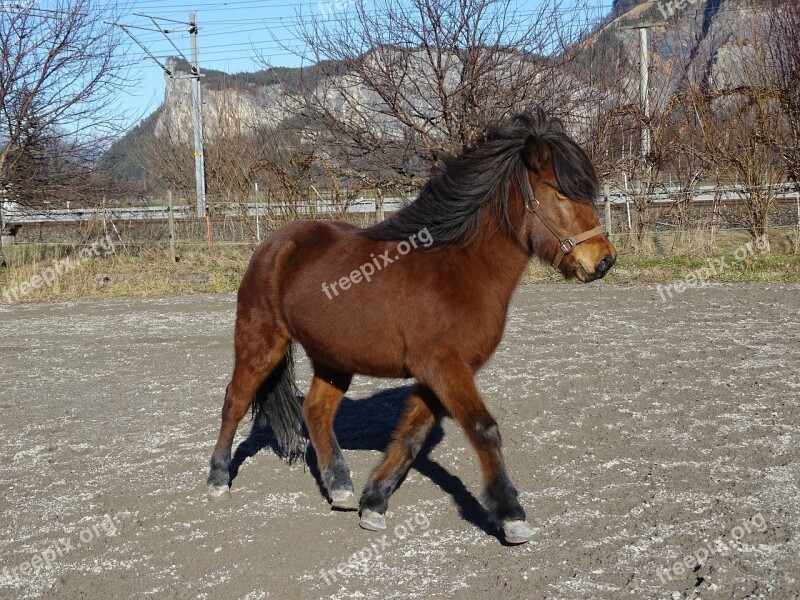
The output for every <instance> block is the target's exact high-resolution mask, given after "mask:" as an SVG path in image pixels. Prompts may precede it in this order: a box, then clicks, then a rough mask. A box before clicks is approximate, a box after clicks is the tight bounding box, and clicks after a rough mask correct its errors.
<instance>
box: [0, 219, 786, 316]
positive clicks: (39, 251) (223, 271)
mask: <svg viewBox="0 0 800 600" xmlns="http://www.w3.org/2000/svg"><path fill="white" fill-rule="evenodd" d="M794 235H795V234H794V232H792V231H785V230H782V231H777V232H772V233H770V244H771V252H770V253H769V254H763V255H762V254H760V253H758V252H756V253H755V255H753V256H751V257H749V258H748V259H747V260H744V261H734V260H731V259H732V257H733V254H734V252H735V251H736V249H738V248H740V247H742V246H743V245H744V244H746V243H747V242H748V240H749V237H748V236H747V234H745V233H744V232H724V233H721V234H718V235H717V238H716V240H715V245H716V247H717V248H718V251H717V252H715V253H714V256H726V257H728V259H729V260H728V268H727V269H726V270H725V272H724V273H722V274H721V275H719V276H715V277H714V278H713V281H717V282H738V281H793V282H800V254H798V253H797V252H796V239H795V237H794ZM708 238H709V236H708V234H707V233H706V232H692V233H685V234H684V235H683V236H682V237H681V239H679V240H675V239H671V238H670V237H668V236H666V235H664V234H654V235H652V236H650V237H649V238H648V239H647V240H645V244H643V246H644V247H643V248H642V249H640V250H638V251H634V250H633V249H632V248H631V245H630V244H629V243H628V241H627V240H626V239H624V238H615V239H614V242H615V244H616V245H617V247H618V249H619V259H618V262H617V265H616V266H615V267H614V269H612V271H611V273H610V274H609V275H608V277H607V278H606V279H607V281H609V282H612V283H613V282H616V283H630V282H649V283H667V282H677V281H680V280H682V279H684V278H685V277H686V276H687V275H689V274H690V273H692V272H693V271H695V270H697V269H699V268H701V267H703V266H705V265H706V264H707V262H708V260H709V257H710V256H711V254H709V253H708V252H707V249H708V245H709V239H708ZM77 250H78V249H77V248H72V247H67V246H56V245H24V246H23V245H20V246H13V247H11V248H6V249H5V255H6V258H7V260H8V262H9V264H10V265H11V266H10V267H6V268H0V304H4V303H11V302H13V303H16V302H42V301H58V300H72V299H79V298H108V297H116V296H170V295H178V294H195V293H230V292H234V291H235V290H236V288H237V287H238V285H239V281H240V279H241V277H242V274H243V273H244V269H245V268H246V266H247V262H248V260H249V257H250V253H251V251H252V247H251V246H249V245H215V246H212V247H211V248H207V247H204V246H184V247H180V246H179V247H178V255H179V262H177V263H173V262H171V261H170V258H169V253H168V251H166V250H164V249H160V248H153V247H142V248H131V247H130V246H129V247H128V250H129V251H130V254H127V253H125V252H124V251H123V249H122V248H120V247H119V246H117V249H116V253H114V254H111V255H109V256H108V257H96V258H91V259H89V260H86V261H83V262H81V263H80V265H79V266H78V267H77V268H75V269H74V270H71V271H69V272H64V273H62V274H61V275H60V276H58V277H56V278H54V281H53V282H52V285H49V286H45V285H41V286H40V287H34V285H32V284H35V283H36V282H37V276H39V277H41V275H42V273H43V272H45V270H46V269H47V268H48V267H52V266H53V263H54V261H58V260H62V259H64V258H66V257H70V256H71V257H75V255H76V252H77ZM523 281H524V282H525V283H542V282H549V283H557V282H562V281H563V277H562V276H561V274H560V273H558V272H556V271H555V270H554V269H552V268H550V267H549V266H546V265H543V264H542V263H540V262H538V261H532V262H531V265H530V267H529V269H528V272H527V273H526V275H525V277H524V279H523ZM25 286H27V288H26V287H25ZM28 288H30V289H28ZM23 291H27V292H28V293H23Z"/></svg>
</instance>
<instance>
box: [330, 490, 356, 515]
mask: <svg viewBox="0 0 800 600" xmlns="http://www.w3.org/2000/svg"><path fill="white" fill-rule="evenodd" d="M330 495H331V508H336V509H339V510H358V500H357V499H356V495H355V494H354V493H353V492H351V491H350V490H333V491H332V492H331V493H330Z"/></svg>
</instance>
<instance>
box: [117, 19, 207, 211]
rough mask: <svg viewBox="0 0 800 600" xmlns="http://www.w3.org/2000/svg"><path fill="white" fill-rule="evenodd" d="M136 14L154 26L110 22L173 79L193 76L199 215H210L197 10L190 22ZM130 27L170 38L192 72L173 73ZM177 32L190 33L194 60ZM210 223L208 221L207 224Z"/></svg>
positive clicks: (193, 114) (193, 116)
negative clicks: (182, 47) (177, 40)
mask: <svg viewBox="0 0 800 600" xmlns="http://www.w3.org/2000/svg"><path fill="white" fill-rule="evenodd" d="M133 14H134V15H136V16H137V17H145V18H147V19H150V20H151V21H152V22H153V26H154V27H142V26H140V25H126V24H124V23H110V24H111V25H116V26H117V27H119V28H120V29H122V31H124V32H125V33H126V34H127V35H128V36H129V37H130V38H131V39H132V40H133V41H134V42H136V45H138V46H139V47H140V48H141V49H142V50H143V51H144V53H145V54H147V56H149V57H150V58H151V59H152V60H153V61H154V62H155V63H156V64H157V65H158V66H159V67H161V70H163V71H164V73H165V74H166V75H167V77H169V78H171V79H187V78H188V79H191V80H192V83H191V86H192V124H193V126H194V166H195V169H194V176H195V185H196V188H197V216H198V217H201V218H202V217H207V216H208V215H207V214H206V176H205V165H204V162H203V116H202V103H201V98H200V77H202V75H200V58H199V52H198V48H197V34H198V32H199V31H200V27H199V26H198V25H197V13H194V12H190V13H189V22H188V23H186V22H185V21H177V20H175V19H167V18H165V17H153V16H151V15H145V14H142V13H133ZM159 21H166V22H169V23H178V24H180V25H183V26H185V27H186V29H183V28H178V29H176V28H174V27H173V28H170V29H165V28H163V27H162V26H161V25H159V23H158V22H159ZM131 29H141V30H143V31H155V32H158V33H161V34H163V35H164V37H165V38H166V39H167V41H168V42H169V43H170V44H171V45H172V47H173V48H174V49H175V52H177V53H178V56H180V57H181V58H182V59H183V60H185V61H186V62H187V63H189V64H190V65H191V73H190V74H189V75H188V76H187V75H180V74H178V75H176V74H174V73H173V72H172V71H171V70H170V69H169V67H168V66H167V65H165V64H164V63H163V62H161V61H160V60H159V59H158V58H157V57H156V56H155V55H154V54H153V53H152V52H151V51H150V50H149V49H148V48H147V46H146V45H145V44H143V43H142V42H141V40H139V39H138V38H137V37H136V36H135V35H133V33H132V32H131ZM176 32H188V33H189V39H190V42H191V47H192V60H191V61H189V59H187V58H186V57H185V56H184V55H183V52H181V50H180V48H178V46H176V45H175V42H173V41H172V39H170V37H169V34H170V33H176ZM207 225H208V224H207Z"/></svg>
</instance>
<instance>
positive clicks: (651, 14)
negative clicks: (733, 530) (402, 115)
mask: <svg viewBox="0 0 800 600" xmlns="http://www.w3.org/2000/svg"><path fill="white" fill-rule="evenodd" d="M664 15H666V16H667V17H668V18H667V19H665V18H664ZM757 15H758V9H757V5H752V4H751V3H749V2H747V1H746V0H659V1H658V2H655V1H653V0H638V1H637V0H616V1H615V2H614V4H613V8H612V11H611V14H610V15H609V17H608V18H607V19H605V20H604V21H603V22H602V23H601V24H599V25H598V26H597V27H596V29H595V30H594V31H593V32H592V34H591V35H590V36H588V37H587V38H585V39H584V40H583V41H582V42H581V45H582V47H581V52H580V53H579V56H578V62H579V69H578V70H577V72H576V71H573V72H572V73H570V74H567V73H563V74H562V75H559V77H560V78H562V79H564V80H567V79H569V81H568V82H567V83H568V84H567V85H563V86H560V87H563V88H564V89H568V90H569V92H568V93H569V94H570V95H571V97H570V98H565V99H564V101H569V102H571V103H574V105H575V107H576V111H577V112H576V114H577V118H576V119H574V120H575V121H576V122H580V121H581V120H583V119H582V116H583V117H586V116H587V115H588V114H589V113H591V111H595V110H597V100H596V98H597V97H605V98H608V95H607V94H606V96H603V94H602V93H595V92H597V90H598V89H599V88H602V87H603V86H604V85H606V86H610V85H613V86H614V87H615V91H614V94H618V95H621V96H623V97H625V98H627V100H628V101H629V102H631V103H635V102H638V94H639V72H638V61H639V32H638V31H637V30H636V26H637V25H647V26H648V27H649V32H650V51H651V62H652V70H651V75H650V89H651V102H652V104H653V109H654V110H657V109H658V108H659V107H661V106H663V105H664V104H665V103H666V102H667V101H668V100H669V97H670V95H671V94H672V92H673V91H674V90H675V89H676V88H677V87H678V86H679V85H681V82H682V81H683V80H684V79H685V78H686V77H687V76H688V75H689V74H690V73H691V75H692V77H693V78H694V79H695V80H696V79H698V78H699V79H700V80H702V81H704V82H705V83H706V84H707V85H717V86H720V85H735V84H736V83H737V82H739V81H741V80H742V78H743V77H744V75H743V74H742V70H741V68H740V67H739V66H738V64H739V62H740V61H741V58H742V56H743V52H747V51H748V50H747V48H748V43H749V38H750V29H749V26H748V22H751V21H754V20H757V19H756V17H757ZM412 54H413V52H412ZM598 57H599V58H598ZM412 58H413V57H412ZM513 60H518V61H524V60H528V57H523V56H518V57H517V58H515V59H513ZM542 60H544V59H542ZM608 62H613V63H614V64H615V65H616V67H617V69H618V70H619V71H620V72H622V73H625V75H624V76H623V77H622V81H614V82H604V80H603V78H604V76H607V73H608V72H609V71H612V70H613V69H608V68H607V66H608ZM410 64H412V68H415V67H413V64H414V63H413V60H412V62H411V63H410ZM168 66H169V68H170V70H172V71H173V72H174V73H175V74H176V75H177V76H176V77H167V78H166V91H165V97H164V102H163V103H162V105H161V106H160V107H159V108H158V109H157V111H156V112H155V113H153V114H152V115H150V117H148V118H147V119H145V121H143V122H142V123H141V124H140V125H139V126H137V127H136V128H134V129H133V130H132V131H131V132H129V134H128V135H126V136H125V137H124V138H122V139H121V140H119V141H118V142H116V143H115V144H114V145H113V146H112V147H111V149H110V150H109V152H108V153H107V155H106V156H105V157H104V164H106V165H109V166H110V168H112V170H114V171H115V176H116V178H117V180H118V181H119V182H120V183H121V182H123V181H124V180H125V178H126V177H127V178H129V179H131V180H135V181H139V182H141V180H142V178H143V177H145V178H146V173H143V172H142V170H141V167H137V164H141V160H137V158H136V156H137V154H138V155H139V156H141V154H142V153H143V152H147V151H148V150H147V148H148V144H150V145H151V146H152V144H153V140H156V139H157V140H161V141H165V140H166V141H171V142H172V143H173V144H176V145H189V146H190V145H191V140H192V131H193V129H192V118H191V91H190V80H189V79H188V78H186V77H185V75H186V74H188V72H189V65H188V64H186V63H185V62H183V61H179V60H175V59H170V61H169V65H168ZM326 66H328V67H330V65H326ZM323 70H324V69H321V68H320V67H319V66H317V65H315V66H312V67H308V68H304V69H270V70H263V71H258V72H255V73H237V74H227V73H224V72H221V71H214V70H202V75H203V78H202V89H203V91H202V96H203V125H204V136H205V140H206V141H207V142H209V143H213V141H214V139H215V138H216V137H217V136H218V134H219V131H220V130H221V129H223V128H224V129H225V130H226V131H230V130H231V129H232V128H233V129H234V130H238V131H242V132H244V131H253V130H256V129H258V128H263V127H264V126H266V127H270V128H274V127H277V126H279V125H281V124H284V125H285V124H286V123H290V122H291V120H292V117H293V115H294V110H293V109H294V108H296V107H297V101H296V98H295V97H293V88H294V87H296V86H297V85H298V84H303V86H304V87H306V88H310V89H317V90H318V93H320V94H325V98H326V101H327V102H328V103H329V106H330V107H331V110H332V111H334V112H337V113H338V114H339V115H340V116H343V117H344V118H345V119H346V118H348V111H350V112H355V113H357V112H358V111H357V110H354V107H352V106H349V105H348V103H347V102H346V101H345V100H344V99H343V98H342V97H341V96H340V95H337V94H336V93H335V92H331V91H329V89H328V88H326V87H325V86H324V85H323V83H324V82H323V79H324V77H323V75H322V72H323ZM182 74H183V75H184V76H183V77H181V75H182ZM334 76H335V77H341V78H347V77H348V75H347V74H346V73H344V72H343V71H342V72H340V73H338V74H336V75H334ZM576 77H577V79H575V78H576ZM352 90H353V91H352V95H353V97H355V98H357V99H358V102H359V103H361V105H362V106H370V107H373V106H378V105H380V103H381V99H380V98H379V97H378V96H377V94H375V93H374V92H373V91H371V90H369V89H367V88H365V87H363V86H360V85H359V84H358V83H355V84H354V86H353V88H352ZM415 93H416V94H419V98H420V101H422V100H424V96H425V95H426V93H427V92H426V91H425V90H417V91H415ZM431 93H432V94H434V95H435V90H431ZM353 118H356V116H353ZM586 121H587V122H588V118H587V119H586ZM382 127H388V129H387V131H388V132H389V134H393V133H392V129H391V127H392V125H391V123H390V122H388V121H386V120H384V123H383V124H382ZM395 133H399V135H402V128H399V127H398V129H397V132H395Z"/></svg>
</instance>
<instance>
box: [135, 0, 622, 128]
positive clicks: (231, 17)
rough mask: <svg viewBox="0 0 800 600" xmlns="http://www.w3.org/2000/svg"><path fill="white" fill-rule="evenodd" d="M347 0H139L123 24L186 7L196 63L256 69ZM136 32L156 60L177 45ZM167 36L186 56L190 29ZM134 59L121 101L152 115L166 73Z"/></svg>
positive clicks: (605, 2)
mask: <svg viewBox="0 0 800 600" xmlns="http://www.w3.org/2000/svg"><path fill="white" fill-rule="evenodd" d="M553 1H554V0H519V8H520V11H521V12H523V13H524V12H525V11H533V10H535V9H536V8H537V7H539V6H540V5H541V4H542V3H543V2H545V3H548V4H549V3H552V2H553ZM555 1H556V2H557V3H558V4H559V5H560V8H561V9H562V10H564V11H569V12H574V13H575V14H577V15H579V16H581V17H583V16H584V15H585V17H586V18H591V19H596V18H598V17H599V16H602V15H605V14H607V13H608V12H610V10H611V3H612V0H555ZM347 2H348V0H320V1H317V0H302V1H300V2H290V1H289V0H231V1H229V2H221V1H214V0H205V1H204V0H197V1H196V2H184V1H183V0H166V1H163V0H138V1H136V2H133V3H132V6H133V8H132V9H131V11H130V13H131V14H128V15H127V16H124V17H123V18H122V19H121V22H123V23H125V24H127V25H139V26H145V27H153V24H152V22H151V21H150V20H149V19H147V18H144V17H140V16H135V15H134V14H133V13H144V14H147V15H151V16H155V17H162V18H166V19H175V20H181V21H188V15H189V12H190V11H194V12H196V13H197V21H198V23H199V24H200V34H199V37H198V41H199V48H200V68H201V71H202V69H203V68H211V69H216V70H219V71H225V72H228V73H236V72H242V71H255V70H258V69H259V68H262V66H261V65H260V64H259V63H258V61H257V56H258V55H259V54H263V55H264V56H265V57H266V58H268V59H269V61H270V62H271V64H273V65H276V66H298V65H299V59H298V58H297V56H296V55H294V54H292V53H291V52H287V51H286V49H285V48H283V47H281V46H282V45H284V46H290V47H297V44H298V42H297V40H296V39H295V37H294V35H293V32H292V30H293V27H292V26H293V24H294V23H296V21H297V19H298V18H300V19H302V18H306V19H307V18H310V17H311V16H312V15H314V14H318V15H319V14H323V13H324V12H325V11H337V10H340V9H345V8H346V6H345V5H346V3H347ZM160 24H161V25H162V26H163V27H165V28H169V27H175V28H180V27H181V26H180V25H179V24H178V23H170V22H167V21H163V22H160ZM132 31H133V32H134V34H135V35H136V36H137V37H138V38H139V39H140V40H141V41H142V42H143V43H144V44H145V45H146V46H147V47H148V48H149V49H150V50H151V52H153V54H155V55H156V57H157V58H159V59H160V60H162V61H163V60H165V59H166V57H167V56H170V55H174V54H176V53H175V50H174V49H173V48H172V46H170V44H169V42H168V41H167V40H166V39H164V36H163V35H161V34H159V33H157V32H148V31H138V30H132ZM170 39H172V41H173V42H174V43H175V44H176V45H177V46H178V48H180V49H181V50H182V51H183V52H184V54H185V55H186V56H187V57H188V56H190V51H189V34H188V33H181V32H176V33H173V34H171V35H170ZM130 43H131V49H132V54H131V56H132V58H133V59H134V60H135V61H136V64H135V66H134V68H133V71H132V73H131V75H132V78H133V79H134V80H135V82H136V85H135V91H134V92H133V94H132V95H130V96H129V97H126V98H124V99H123V100H122V105H123V106H124V107H125V109H127V110H128V111H129V112H130V114H131V120H132V122H134V123H135V122H137V121H138V120H140V119H141V118H143V117H145V116H147V115H148V114H150V113H151V112H152V111H153V110H155V109H156V108H157V107H158V106H159V104H160V103H161V101H162V99H163V97H164V75H163V72H162V70H161V68H160V67H159V66H158V65H157V64H156V63H155V62H153V61H152V60H151V59H149V58H147V57H146V56H145V54H144V52H143V51H142V50H140V49H139V48H138V47H137V46H136V45H135V44H134V43H133V42H132V41H131V42H130Z"/></svg>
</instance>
